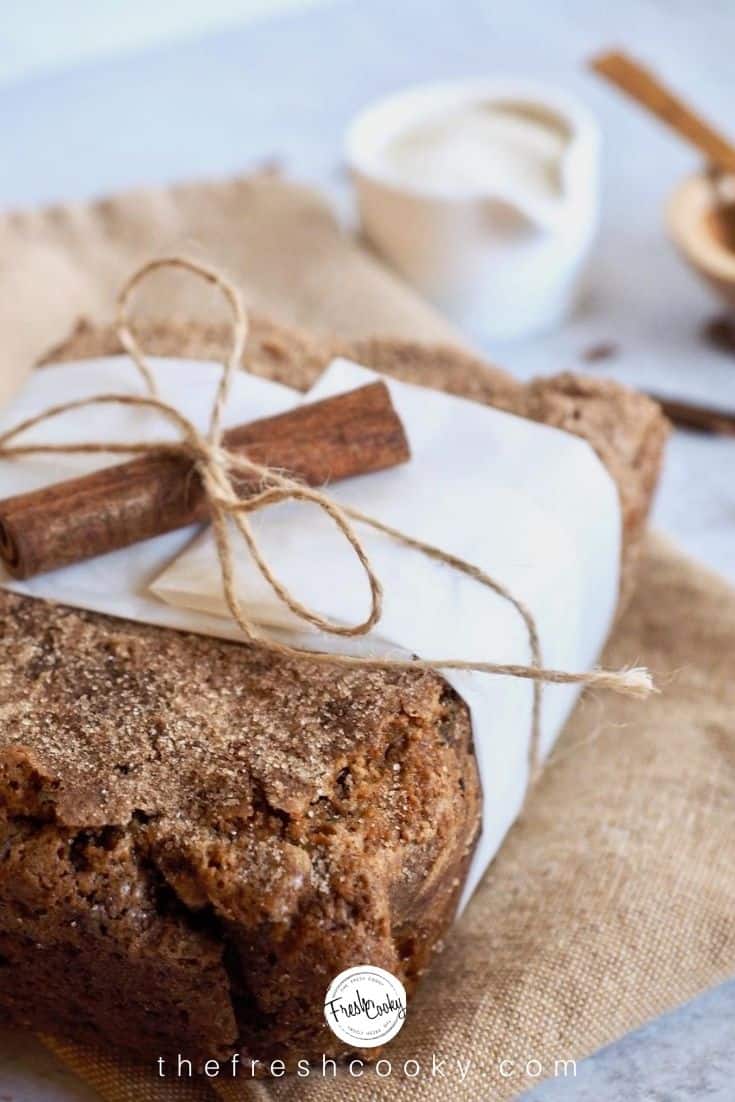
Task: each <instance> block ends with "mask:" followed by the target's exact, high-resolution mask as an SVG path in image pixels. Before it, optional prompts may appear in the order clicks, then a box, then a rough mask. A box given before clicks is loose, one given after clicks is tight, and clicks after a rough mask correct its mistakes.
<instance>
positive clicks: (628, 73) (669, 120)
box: [590, 50, 735, 306]
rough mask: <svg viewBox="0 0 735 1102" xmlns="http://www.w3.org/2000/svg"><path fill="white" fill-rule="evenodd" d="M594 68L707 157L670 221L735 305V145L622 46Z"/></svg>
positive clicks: (677, 197) (686, 249)
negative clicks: (623, 49)
mask: <svg viewBox="0 0 735 1102" xmlns="http://www.w3.org/2000/svg"><path fill="white" fill-rule="evenodd" d="M590 68H591V69H593V70H594V72H596V73H599V74H600V76H603V77H604V78H605V79H606V80H608V81H610V83H611V84H614V85H615V87H616V88H619V89H620V90H621V91H623V92H625V94H626V95H628V96H630V97H631V99H633V100H635V102H636V103H638V104H639V105H640V106H641V107H644V108H645V109H646V110H647V111H649V112H650V113H651V114H652V115H655V116H656V118H658V119H660V120H661V121H662V122H663V123H665V124H666V125H667V126H669V127H670V128H671V129H672V130H674V131H675V132H676V133H677V134H678V135H679V136H680V137H681V138H683V139H684V140H685V141H687V142H688V143H689V144H690V145H692V146H694V148H695V149H698V150H699V151H700V153H703V154H704V156H705V157H706V164H707V167H706V169H705V170H704V171H703V172H701V173H698V174H696V175H695V176H693V177H691V178H690V179H688V180H686V181H684V183H683V184H682V185H680V186H679V187H678V188H677V190H676V192H675V193H674V195H673V197H672V200H671V202H670V204H669V208H668V217H667V221H668V226H669V231H670V233H671V236H672V238H673V239H674V242H675V243H676V245H677V246H678V248H679V249H680V250H681V252H682V253H683V255H684V258H685V259H686V260H687V261H688V262H689V263H690V264H691V265H692V266H693V267H694V268H696V270H697V271H698V272H699V274H700V275H702V276H704V278H705V279H706V280H707V281H708V283H709V284H710V285H711V286H712V287H714V289H715V290H716V291H717V292H718V293H719V294H720V295H721V296H722V297H723V298H724V299H725V300H726V302H727V303H728V305H730V306H735V201H734V200H733V198H732V194H733V189H732V188H731V187H728V185H731V184H732V179H733V178H735V144H733V143H732V142H731V141H729V140H728V139H727V138H726V137H725V136H724V135H723V134H721V133H720V132H719V131H718V130H716V129H715V127H713V126H711V125H710V123H708V122H707V121H706V120H705V119H703V118H702V116H701V115H699V114H698V113H697V112H696V111H694V110H693V108H691V107H690V106H689V104H687V103H685V102H684V100H683V99H681V98H680V97H679V96H677V95H676V94H675V93H674V92H672V91H671V90H670V89H669V88H667V87H666V86H665V85H664V84H663V83H662V82H661V81H660V80H659V79H658V77H657V76H656V75H655V74H654V73H652V72H651V71H650V70H649V69H646V68H644V67H643V66H642V65H639V64H638V62H637V61H634V60H633V58H631V57H629V56H628V55H627V54H626V53H624V52H623V51H622V50H608V51H606V52H605V53H602V54H599V55H598V56H597V57H594V58H592V60H591V61H590Z"/></svg>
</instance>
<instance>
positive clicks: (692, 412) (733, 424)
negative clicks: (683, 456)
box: [646, 390, 735, 436]
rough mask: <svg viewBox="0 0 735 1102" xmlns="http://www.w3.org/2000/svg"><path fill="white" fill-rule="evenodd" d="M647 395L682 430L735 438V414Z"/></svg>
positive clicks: (661, 396) (674, 399)
mask: <svg viewBox="0 0 735 1102" xmlns="http://www.w3.org/2000/svg"><path fill="white" fill-rule="evenodd" d="M646 393H647V394H648V397H649V398H653V400H654V402H658V404H659V405H660V406H661V409H662V410H663V411H664V413H665V414H666V416H667V417H668V418H669V420H670V421H671V422H672V423H673V424H675V425H679V426H680V427H681V428H685V429H693V430H694V431H696V432H706V433H711V434H713V435H718V436H735V412H731V411H729V410H726V409H717V408H713V407H711V406H700V405H694V404H693V403H691V402H682V401H679V399H676V398H667V397H666V396H665V395H662V394H656V393H654V392H653V391H650V390H648V391H646Z"/></svg>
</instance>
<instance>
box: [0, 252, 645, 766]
mask: <svg viewBox="0 0 735 1102" xmlns="http://www.w3.org/2000/svg"><path fill="white" fill-rule="evenodd" d="M162 268H175V269H183V270H185V271H188V272H191V273H193V274H194V275H197V276H199V277H200V278H202V279H204V280H206V281H207V282H208V283H211V284H213V285H214V286H215V287H217V288H218V289H219V290H220V291H221V292H222V294H223V295H224V297H225V298H226V299H227V301H228V303H229V305H230V308H231V310H232V315H233V333H232V345H231V349H230V352H229V354H228V356H227V357H226V359H225V361H224V363H223V371H222V375H221V376H220V380H219V384H218V387H217V391H216V394H215V397H214V401H213V404H212V410H211V413H210V418H209V427H208V430H207V432H206V434H202V433H201V432H199V430H198V429H197V427H196V426H195V425H194V424H193V423H192V422H191V421H190V420H189V419H188V418H187V417H185V416H184V415H183V414H182V413H181V412H180V411H179V410H177V409H176V407H175V406H173V405H170V404H169V403H168V402H165V401H163V399H162V398H161V397H160V395H159V393H158V389H157V386H156V381H155V376H154V374H153V371H152V369H151V366H150V364H149V363H148V361H147V359H146V357H145V355H144V353H143V351H142V349H141V348H140V345H139V344H138V341H137V339H136V338H135V336H134V334H133V332H132V330H131V328H130V323H129V320H128V315H129V306H130V301H131V297H132V294H133V291H134V290H135V289H136V288H137V287H138V285H139V284H140V283H141V282H142V281H143V280H144V279H145V278H146V277H147V276H148V275H150V274H151V273H152V272H154V271H157V270H159V269H162ZM117 333H118V337H119V339H120V342H121V344H122V346H123V348H124V349H125V351H126V352H127V353H128V355H129V356H130V357H131V359H132V360H133V362H134V363H135V365H136V367H137V369H138V371H139V372H140V375H141V377H142V378H143V380H144V382H145V384H146V387H147V390H148V394H147V395H145V396H135V395H129V394H99V395H96V396H95V397H92V398H82V399H78V400H75V401H70V402H63V403H60V404H58V405H54V406H50V407H49V408H48V409H46V410H44V411H43V412H42V413H39V414H37V415H36V416H34V417H29V418H27V419H26V420H24V421H22V422H20V423H18V424H17V425H15V426H14V427H13V428H11V429H10V430H8V431H7V432H5V433H3V434H2V435H0V456H5V457H12V456H19V455H28V454H36V455H37V454H43V453H47V454H49V453H76V454H80V453H102V452H105V453H108V454H114V453H124V454H127V455H130V454H150V453H154V452H157V453H160V452H167V453H172V454H177V455H184V456H187V457H188V458H190V459H191V461H192V463H193V466H194V469H195V470H196V471H197V473H198V474H199V477H200V479H201V482H202V486H203V488H204V492H205V494H206V497H207V502H208V506H209V512H210V518H211V523H212V531H213V534H214V538H215V544H216V548H217V556H218V559H219V565H220V570H221V573H222V588H223V593H224V597H225V601H226V603H227V607H228V609H229V612H230V615H231V616H232V619H233V620H234V621H235V623H236V624H237V625H238V627H239V628H240V630H241V631H242V633H243V635H244V636H245V638H246V640H247V641H248V642H250V643H257V644H258V645H259V646H262V647H266V648H267V649H268V650H270V651H271V652H272V653H274V654H277V655H281V656H283V657H286V658H308V659H309V661H310V662H315V663H319V664H324V665H331V666H341V667H359V668H362V669H366V668H367V669H384V668H386V667H388V668H392V669H406V670H469V671H474V672H479V673H486V674H496V675H500V676H505V677H515V678H524V679H528V680H531V681H532V682H533V708H532V716H531V738H530V746H529V764H530V778H531V780H533V779H534V778H535V776H536V775H537V773H538V771H539V766H540V721H541V699H542V690H543V686H544V685H545V684H555V685H572V684H577V685H586V686H593V687H596V688H599V689H611V690H613V691H614V692H618V693H623V694H627V695H629V696H635V697H645V696H647V695H648V694H649V693H651V692H653V691H655V690H654V687H653V682H652V679H651V677H650V675H649V673H648V672H647V670H645V669H641V668H637V667H634V668H630V669H622V670H605V669H593V670H590V671H586V672H580V673H575V672H569V671H566V670H554V669H546V668H544V666H543V664H542V659H541V645H540V641H539V635H538V629H537V625H536V621H535V619H534V616H533V614H532V613H531V611H530V610H529V609H528V608H527V607H526V606H525V605H524V603H523V602H522V601H520V600H519V599H518V598H517V597H515V596H514V595H513V594H512V593H511V592H510V591H509V590H508V589H507V588H506V587H505V586H504V585H503V584H502V583H501V582H499V581H497V580H496V579H494V578H492V577H490V575H488V574H486V573H485V571H483V570H481V569H480V568H479V567H477V566H475V565H473V564H472V563H470V562H466V561H465V560H464V559H461V558H458V557H457V556H456V555H452V554H450V553H448V552H446V551H443V550H442V549H441V548H439V547H434V546H433V545H431V544H429V543H425V542H424V541H423V540H418V539H415V538H414V537H412V536H410V535H408V534H407V533H405V532H402V531H400V530H399V529H397V528H393V527H391V526H390V525H388V524H385V523H383V522H382V521H380V520H377V519H376V518H375V517H370V516H368V515H366V514H365V513H362V512H361V511H360V510H359V509H353V508H351V507H349V506H345V505H338V504H337V503H336V502H335V501H333V500H332V499H331V498H330V497H328V495H327V494H325V493H323V492H322V491H321V490H317V489H313V488H311V487H309V486H305V485H303V484H302V483H301V482H299V481H297V480H296V479H294V478H290V477H288V476H286V475H284V474H283V473H281V472H280V471H278V470H274V469H273V468H270V467H266V466H263V465H261V464H259V463H254V462H253V461H252V460H250V459H247V458H246V457H244V456H242V455H237V454H234V453H233V452H230V451H228V450H227V449H226V448H224V447H223V446H222V434H223V429H222V418H223V413H224V410H225V406H226V403H227V399H228V396H229V393H230V389H231V385H232V380H233V378H234V373H235V371H236V370H237V369H238V368H239V366H240V364H241V362H242V359H243V354H244V352H245V345H246V341H247V335H248V319H247V314H246V312H245V309H244V307H243V303H242V300H241V298H240V295H239V293H238V291H237V289H236V288H235V286H234V285H233V284H232V283H231V282H230V281H229V280H228V279H226V278H225V277H224V276H223V275H222V274H221V273H220V272H219V271H217V270H215V269H213V268H209V267H207V266H206V265H204V264H201V263H199V262H198V261H193V260H189V259H187V258H186V257H183V256H171V257H160V258H157V259H154V260H150V261H148V262H147V263H145V264H143V265H142V266H141V267H140V268H138V269H137V270H136V271H135V272H133V274H132V275H131V276H130V278H129V279H128V280H127V282H126V283H125V284H124V286H123V287H122V289H121V291H120V293H119V295H118V300H117ZM109 404H117V405H127V406H138V407H141V408H149V409H153V410H156V411H157V412H158V413H160V414H161V416H162V417H163V418H164V419H165V420H167V421H168V422H169V423H170V424H172V425H173V426H174V427H175V428H176V429H177V430H178V432H179V433H180V440H178V441H176V442H173V443H172V442H169V441H157V442H147V443H136V442H131V443H123V444H116V443H107V442H104V441H91V442H78V443H69V444H42V443H41V444H11V441H12V440H14V439H15V438H16V437H17V436H19V435H20V434H21V433H23V432H25V431H26V430H28V429H31V428H34V427H35V426H36V425H39V424H41V423H42V422H45V421H49V420H51V419H52V418H55V417H59V416H62V415H63V414H66V413H69V412H71V411H73V410H78V409H81V408H84V407H88V406H89V407H91V406H95V405H109ZM238 475H239V476H242V475H245V476H247V478H248V480H249V481H252V482H255V483H257V485H258V486H259V487H260V489H259V490H258V491H257V492H256V493H254V494H253V495H252V496H250V497H248V498H247V499H246V500H241V499H240V498H239V497H238V495H237V493H236V490H235V486H234V484H233V476H238ZM283 501H302V502H306V503H309V504H312V505H315V506H316V507H317V508H319V509H321V510H322V512H323V513H324V514H325V515H326V516H328V517H329V518H330V520H332V521H333V523H334V524H335V525H336V527H337V529H338V530H339V532H340V533H341V534H342V536H343V537H344V538H345V540H346V541H347V543H348V544H349V546H350V547H351V549H352V551H353V552H354V554H355V555H356V557H357V559H358V561H359V563H360V565H361V567H362V569H363V571H364V573H365V576H366V578H367V581H368V584H369V588H370V611H369V613H368V615H367V616H366V617H365V618H364V620H362V621H361V622H359V623H356V624H348V625H345V624H341V623H335V622H334V621H332V620H330V619H328V618H326V617H324V616H321V615H320V614H319V613H318V612H317V611H316V610H314V609H311V608H309V607H308V606H306V605H304V604H303V603H302V602H301V601H299V600H298V598H297V597H296V596H295V595H294V594H293V593H292V592H291V591H290V590H289V589H288V588H287V587H286V586H285V585H284V584H283V582H281V581H280V579H279V578H277V577H276V575H275V574H274V573H273V570H272V569H271V567H270V564H269V563H268V561H267V560H266V559H265V557H264V555H263V553H262V551H261V549H260V546H259V544H258V542H257V540H256V538H255V535H254V533H253V530H252V526H251V524H250V521H249V519H248V515H249V514H250V513H254V512H257V511H258V510H260V509H263V508H266V507H268V506H270V505H275V504H278V503H279V502H283ZM230 522H232V523H233V524H234V525H235V527H236V528H237V530H238V531H239V533H240V535H241V536H242V538H243V540H244V542H245V545H246V546H247V548H248V551H249V553H250V555H251V556H252V558H253V561H254V562H255V563H256V565H257V567H258V569H259V570H260V573H261V574H262V576H263V577H264V579H265V580H266V582H267V583H268V585H269V586H270V587H271V589H272V590H273V592H274V593H275V594H276V595H277V596H278V598H279V600H281V601H282V602H283V604H285V605H286V606H287V607H288V608H289V609H290V611H291V612H292V613H294V615H295V616H296V617H298V618H299V619H300V620H303V621H304V622H307V623H309V624H311V625H312V626H313V627H315V628H317V629H318V630H320V631H323V632H326V633H328V634H330V635H335V636H342V637H347V638H354V637H356V636H362V635H366V634H367V633H368V632H369V631H370V630H371V629H372V628H373V627H374V626H375V625H376V624H377V623H378V622H379V620H380V617H381V613H382V601H383V590H382V586H381V584H380V580H379V579H378V577H377V576H376V574H375V572H374V570H373V567H372V565H371V563H370V560H369V558H368V555H367V552H366V550H365V547H364V545H363V543H362V541H361V540H360V539H359V537H358V535H357V533H356V531H355V528H354V526H353V524H352V523H351V522H356V523H358V524H361V525H364V526H366V527H369V528H372V529H373V530H374V531H376V532H380V533H382V534H383V535H386V536H388V537H390V538H391V539H394V540H396V541H397V542H398V543H400V544H402V545H403V546H405V547H409V548H412V549H413V550H416V551H419V552H421V553H422V554H423V555H426V556H427V557H429V558H431V559H433V560H435V561H437V562H441V563H444V564H445V565H446V566H448V567H450V568H451V569H453V570H456V571H458V572H459V573H462V574H464V575H466V576H467V577H469V578H472V579H473V580H474V581H476V582H477V583H478V584H480V585H483V586H485V587H486V588H488V589H490V590H492V592H494V593H496V594H497V595H498V596H499V597H501V598H503V599H504V600H506V601H509V602H510V603H511V604H512V605H513V607H514V608H515V609H516V610H517V612H518V613H519V615H520V617H521V618H522V620H523V623H524V625H525V628H526V632H527V635H528V642H529V649H530V654H531V662H530V664H529V665H521V664H516V663H500V662H484V661H471V662H470V661H464V660H461V659H456V658H440V659H418V658H416V659H414V658H406V659H403V658H392V657H390V658H389V657H384V658H379V657H376V658H373V657H368V656H361V655H348V654H332V653H327V652H317V651H311V650H307V649H304V648H300V647H294V646H290V645H288V644H286V643H282V642H278V641H276V640H274V639H271V638H268V637H266V636H263V635H260V634H259V633H258V632H257V630H256V628H255V625H254V624H253V623H252V622H251V621H250V619H249V618H248V615H247V613H246V611H245V609H244V608H243V606H242V604H241V603H240V601H239V599H238V596H237V585H236V579H235V562H234V554H233V545H232V538H231V529H230Z"/></svg>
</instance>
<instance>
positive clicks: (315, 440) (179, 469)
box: [0, 382, 410, 578]
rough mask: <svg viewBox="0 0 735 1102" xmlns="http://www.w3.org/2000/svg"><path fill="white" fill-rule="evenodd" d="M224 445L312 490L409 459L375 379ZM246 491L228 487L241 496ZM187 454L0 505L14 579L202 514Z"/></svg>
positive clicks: (242, 429) (254, 425) (245, 430)
mask: <svg viewBox="0 0 735 1102" xmlns="http://www.w3.org/2000/svg"><path fill="white" fill-rule="evenodd" d="M223 444H224V446H225V447H226V448H227V449H228V450H230V451H234V452H238V453H240V454H243V455H246V456H247V457H248V458H249V459H252V460H254V461H255V462H257V463H260V464H262V465H265V466H268V467H276V468H278V469H279V470H282V471H284V472H285V473H287V474H290V475H293V476H295V477H297V478H299V479H301V480H302V481H303V482H306V483H307V484H309V485H312V486H319V485H322V484H323V483H326V482H333V481H336V480H338V479H342V478H350V477H352V476H354V475H359V474H367V473H369V472H371V471H380V470H384V469H385V468H387V467H393V466H396V465H398V464H399V463H405V462H406V461H407V460H408V459H409V457H410V451H409V446H408V441H407V440H406V436H405V433H404V431H403V426H402V424H401V421H400V418H399V417H398V414H397V413H396V411H395V409H394V408H393V405H392V403H391V398H390V393H389V391H388V388H387V387H386V385H385V383H382V382H375V383H370V384H368V385H367V386H364V387H360V388H359V389H357V390H353V391H350V392H348V393H347V394H340V395H338V396H336V397H334V398H326V399H324V400H322V401H320V402H313V403H309V404H305V405H302V406H298V407H297V408H296V409H293V410H290V411H288V412H287V413H282V414H279V415H277V416H275V417H266V418H263V419H262V420H259V421H253V422H251V423H250V424H246V425H240V426H238V427H237V428H233V429H230V430H229V431H228V432H226V433H225V435H224V439H223ZM253 489H254V487H253V486H252V485H250V484H248V482H247V481H246V480H244V481H243V480H241V481H240V482H238V483H237V492H238V494H239V495H240V496H242V497H245V496H246V495H247V494H248V493H249V492H252V491H253ZM207 515H208V507H207V501H206V498H205V495H204V490H203V488H202V485H201V482H200V479H199V477H198V475H197V474H196V471H195V469H194V467H193V465H192V462H191V460H190V459H188V458H185V457H184V456H181V455H175V454H171V453H165V452H160V453H152V454H150V455H144V456H142V457H140V458H138V459H133V460H130V461H129V462H127V463H122V464H118V465H116V466H113V467H106V468H104V469H103V470H100V471H95V472H94V473H92V474H89V475H84V476H82V477H81V478H73V479H70V480H68V481H66V482H59V483H56V484H55V485H51V486H48V487H44V488H43V489H41V490H36V491H34V492H32V493H26V494H19V495H17V496H16V497H11V498H7V499H6V500H5V501H0V557H1V558H2V561H3V562H4V563H5V566H6V567H7V569H8V570H9V571H10V573H11V574H13V575H14V576H15V577H16V578H29V577H31V576H32V575H34V574H41V573H44V572H45V571H47V570H53V569H55V568H56V567H59V566H66V565H69V564H70V563H74V562H80V561H82V560H83V559H88V558H92V557H93V556H95V555H102V554H105V553H106V552H108V551H115V550H118V549H119V548H121V547H127V546H129V545H130V544H133V543H138V542H139V541H141V540H145V539H150V538H151V537H153V536H159V535H162V534H163V533H164V532H172V531H174V530H175V529H177V528H183V527H185V526H186V525H187V524H191V523H193V522H195V521H204V520H206V519H207Z"/></svg>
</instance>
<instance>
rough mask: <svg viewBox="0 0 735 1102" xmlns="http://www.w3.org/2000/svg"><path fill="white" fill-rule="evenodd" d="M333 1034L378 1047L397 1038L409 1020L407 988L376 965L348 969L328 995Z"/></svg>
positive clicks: (326, 1010) (326, 1001) (327, 1009)
mask: <svg viewBox="0 0 735 1102" xmlns="http://www.w3.org/2000/svg"><path fill="white" fill-rule="evenodd" d="M324 1017H325V1018H326V1019H327V1025H328V1026H329V1028H330V1029H331V1031H332V1033H335V1034H336V1035H337V1037H339V1039H340V1040H341V1041H345V1042H346V1043H347V1044H348V1045H354V1046H355V1048H377V1046H378V1045H384V1044H385V1043H386V1041H390V1040H391V1038H392V1037H395V1035H396V1033H398V1030H399V1029H400V1028H401V1026H402V1025H403V1023H404V1022H405V1020H406V990H405V988H404V986H403V984H402V983H401V981H400V980H399V979H397V978H396V977H395V976H392V975H391V974H390V972H386V971H385V969H383V968H376V967H375V966H374V965H372V964H360V965H358V966H357V967H356V968H348V969H347V970H346V971H345V972H340V974H339V975H338V976H337V977H336V978H335V979H333V980H332V982H331V983H330V985H329V988H328V990H327V993H326V995H325V996H324Z"/></svg>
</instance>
